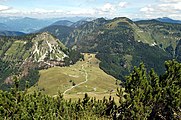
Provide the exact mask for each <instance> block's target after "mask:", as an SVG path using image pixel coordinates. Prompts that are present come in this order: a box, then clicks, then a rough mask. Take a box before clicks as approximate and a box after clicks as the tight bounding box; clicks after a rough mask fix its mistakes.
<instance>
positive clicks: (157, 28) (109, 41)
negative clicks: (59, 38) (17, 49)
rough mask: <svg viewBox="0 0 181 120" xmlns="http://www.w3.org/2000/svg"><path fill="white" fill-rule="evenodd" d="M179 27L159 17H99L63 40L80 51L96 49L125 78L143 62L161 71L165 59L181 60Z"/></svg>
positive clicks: (103, 65)
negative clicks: (158, 19)
mask: <svg viewBox="0 0 181 120" xmlns="http://www.w3.org/2000/svg"><path fill="white" fill-rule="evenodd" d="M180 29H181V25H180V24H170V23H162V22H159V21H156V20H151V21H138V22H133V21H131V20H130V19H128V18H124V17H120V18H114V19H112V20H105V19H104V18H99V19H96V20H94V21H90V22H88V23H86V24H83V25H82V26H80V27H78V28H77V29H75V30H74V31H73V32H71V33H70V35H69V36H68V37H67V38H66V40H65V39H63V42H64V43H65V44H66V45H67V46H72V47H73V48H75V49H77V50H80V51H81V52H90V53H97V58H98V59H99V60H101V63H100V67H101V68H102V69H103V70H104V71H106V72H107V73H109V74H111V75H113V76H115V77H117V78H119V79H122V80H123V79H124V75H126V74H128V72H129V71H130V70H132V69H133V66H135V65H139V63H140V62H144V63H145V65H146V66H147V67H148V69H150V68H154V69H155V70H156V72H157V73H159V74H161V73H163V71H164V65H163V62H164V61H165V60H169V59H173V58H175V59H177V60H179V56H180V55H179V52H178V51H179V49H180V47H179V46H180V45H179V40H180V39H181V36H180V33H181V32H180ZM163 31H165V32H163ZM166 32H167V33H166ZM107 58H109V59H107Z"/></svg>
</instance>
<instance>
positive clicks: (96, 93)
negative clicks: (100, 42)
mask: <svg viewBox="0 0 181 120" xmlns="http://www.w3.org/2000/svg"><path fill="white" fill-rule="evenodd" d="M99 63H100V61H99V60H98V59H97V58H95V54H90V53H84V61H78V62H77V63H76V64H74V65H71V66H69V67H54V68H49V69H46V70H41V71H40V78H39V81H38V82H37V83H36V84H35V85H34V86H32V87H31V88H30V89H29V92H30V93H32V92H33V91H35V90H39V91H41V92H42V93H45V94H48V95H51V96H56V95H57V93H58V91H60V92H61V93H62V94H63V96H64V98H65V99H70V98H71V99H74V100H75V99H78V98H83V97H84V94H85V93H88V95H89V96H90V97H96V98H98V99H102V98H103V97H104V96H105V97H106V98H109V96H110V95H111V96H112V97H115V98H117V97H116V90H117V88H118V87H119V83H120V82H119V81H116V79H115V78H114V77H112V76H110V75H108V74H106V73H105V72H104V71H103V70H101V69H100V68H99ZM116 82H117V84H116Z"/></svg>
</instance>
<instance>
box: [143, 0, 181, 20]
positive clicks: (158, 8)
mask: <svg viewBox="0 0 181 120" xmlns="http://www.w3.org/2000/svg"><path fill="white" fill-rule="evenodd" d="M180 6H181V0H160V2H159V3H158V4H156V5H155V4H152V5H147V6H144V7H142V8H141V9H140V12H142V14H143V16H147V17H148V18H156V17H172V18H174V19H181V17H180V15H181V7H180Z"/></svg>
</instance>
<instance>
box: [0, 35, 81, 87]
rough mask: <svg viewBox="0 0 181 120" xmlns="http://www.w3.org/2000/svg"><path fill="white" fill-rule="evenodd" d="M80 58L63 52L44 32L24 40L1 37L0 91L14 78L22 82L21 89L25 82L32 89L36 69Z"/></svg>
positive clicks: (69, 62) (60, 44)
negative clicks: (26, 81)
mask: <svg viewBox="0 0 181 120" xmlns="http://www.w3.org/2000/svg"><path fill="white" fill-rule="evenodd" d="M75 55H76V56H75ZM79 58H80V54H79V53H78V52H76V51H73V50H71V49H68V48H66V47H65V46H64V45H63V44H62V43H61V42H60V41H59V40H58V39H57V38H55V37H54V36H52V35H51V34H49V33H47V32H43V33H40V34H32V35H27V36H23V37H1V38H0V60H1V64H0V65H1V67H2V66H4V67H3V69H2V71H3V72H2V73H3V74H1V76H0V84H1V86H0V88H2V89H3V88H5V89H6V88H7V86H8V85H11V84H12V79H13V75H18V77H19V78H20V79H22V80H21V81H22V82H23V83H22V85H23V84H25V80H29V82H30V85H33V84H35V82H36V81H37V80H38V70H39V69H45V68H49V67H53V66H65V65H70V64H73V63H75V62H76V61H77V60H78V59H79ZM6 69H7V72H6ZM35 77H36V78H35Z"/></svg>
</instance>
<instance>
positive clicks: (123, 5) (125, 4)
mask: <svg viewBox="0 0 181 120" xmlns="http://www.w3.org/2000/svg"><path fill="white" fill-rule="evenodd" d="M118 6H119V7H121V8H125V7H127V6H128V2H120V3H119V5H118Z"/></svg>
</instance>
